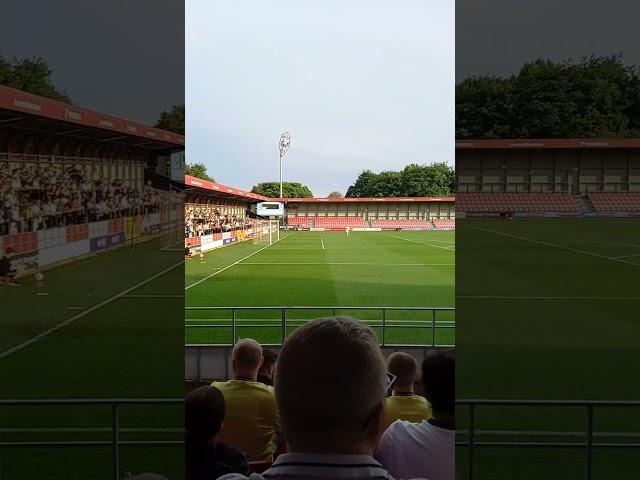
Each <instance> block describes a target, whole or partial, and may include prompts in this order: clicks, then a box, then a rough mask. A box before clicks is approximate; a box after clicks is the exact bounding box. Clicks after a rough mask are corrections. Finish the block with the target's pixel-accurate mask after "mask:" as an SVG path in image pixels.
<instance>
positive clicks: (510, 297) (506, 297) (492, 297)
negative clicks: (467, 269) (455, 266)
mask: <svg viewBox="0 0 640 480" xmlns="http://www.w3.org/2000/svg"><path fill="white" fill-rule="evenodd" d="M456 298H464V299H468V300H640V297H586V296H585V297H578V296H566V297H547V296H524V295H522V296H516V295H458V296H457V297H456Z"/></svg>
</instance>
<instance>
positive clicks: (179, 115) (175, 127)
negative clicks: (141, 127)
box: [154, 105, 184, 135]
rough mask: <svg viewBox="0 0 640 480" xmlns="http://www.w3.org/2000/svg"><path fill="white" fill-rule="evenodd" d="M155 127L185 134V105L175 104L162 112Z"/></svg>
mask: <svg viewBox="0 0 640 480" xmlns="http://www.w3.org/2000/svg"><path fill="white" fill-rule="evenodd" d="M154 127H156V128H161V129H163V130H168V131H169V132H173V133H178V134H180V135H184V105H174V106H173V107H171V109H170V110H164V111H162V112H160V116H159V117H158V120H157V121H156V124H155V125H154Z"/></svg>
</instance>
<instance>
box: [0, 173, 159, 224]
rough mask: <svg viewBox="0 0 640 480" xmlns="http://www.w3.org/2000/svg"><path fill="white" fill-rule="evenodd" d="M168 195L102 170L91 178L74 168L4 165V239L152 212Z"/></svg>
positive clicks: (0, 183) (0, 177)
mask: <svg viewBox="0 0 640 480" xmlns="http://www.w3.org/2000/svg"><path fill="white" fill-rule="evenodd" d="M163 193H165V194H166V192H161V191H158V190H155V189H153V188H151V187H150V186H145V187H144V189H142V190H139V189H135V188H132V187H130V186H129V185H127V184H126V183H125V182H124V181H123V180H122V179H107V178H104V177H103V176H102V175H101V174H100V173H99V172H98V171H94V173H93V174H91V175H88V174H87V173H86V172H85V171H83V170H82V169H80V168H77V167H76V166H74V165H66V164H43V163H26V164H24V165H23V166H22V167H12V166H10V164H9V163H0V199H2V200H1V202H0V235H7V234H11V233H24V232H34V231H38V230H44V229H47V228H54V227H61V226H66V225H76V224H80V223H87V222H93V221H99V220H106V219H110V218H118V217H121V216H124V215H131V214H132V213H135V214H138V213H152V212H154V211H157V210H158V209H159V208H160V207H159V205H160V203H161V202H162V198H161V195H162V194H163Z"/></svg>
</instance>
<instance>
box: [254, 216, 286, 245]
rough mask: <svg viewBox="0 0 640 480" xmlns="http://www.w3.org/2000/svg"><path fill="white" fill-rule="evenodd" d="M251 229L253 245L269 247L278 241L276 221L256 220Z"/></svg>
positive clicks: (278, 230) (278, 233)
mask: <svg viewBox="0 0 640 480" xmlns="http://www.w3.org/2000/svg"><path fill="white" fill-rule="evenodd" d="M253 229H254V231H253V243H254V244H255V245H271V244H272V243H275V242H277V241H278V240H280V225H279V222H278V221H277V220H256V222H255V224H254V226H253Z"/></svg>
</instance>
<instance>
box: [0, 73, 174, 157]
mask: <svg viewBox="0 0 640 480" xmlns="http://www.w3.org/2000/svg"><path fill="white" fill-rule="evenodd" d="M0 109H4V110H9V111H19V112H31V113H32V114H33V115H38V116H39V117H42V118H47V119H50V120H53V121H67V122H68V121H71V122H74V123H78V124H80V125H82V126H84V127H90V128H97V129H100V128H102V129H108V130H113V131H117V132H122V133H132V134H135V135H136V136H141V137H145V138H148V137H149V135H147V132H153V134H154V135H155V137H157V138H158V139H163V140H166V141H168V143H171V144H174V145H184V136H182V135H178V134H174V133H172V132H167V131H164V130H160V129H156V128H152V127H146V126H144V125H141V124H134V123H133V122H128V121H126V120H124V119H119V118H116V117H111V118H110V119H108V120H107V119H106V115H104V114H101V113H98V112H95V111H92V110H88V109H86V108H82V107H79V106H76V105H70V104H68V103H64V102H60V101H57V100H51V99H49V98H44V97H41V96H39V95H35V94H32V93H29V92H25V91H22V90H17V89H15V88H11V87H7V86H5V85H0Z"/></svg>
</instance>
